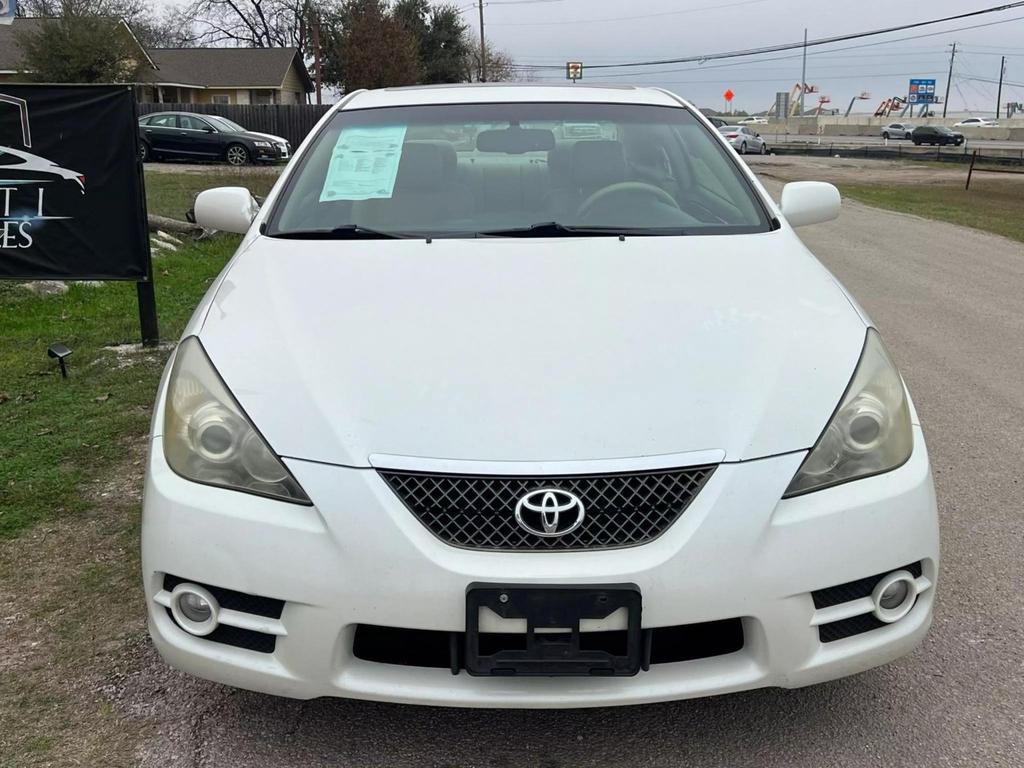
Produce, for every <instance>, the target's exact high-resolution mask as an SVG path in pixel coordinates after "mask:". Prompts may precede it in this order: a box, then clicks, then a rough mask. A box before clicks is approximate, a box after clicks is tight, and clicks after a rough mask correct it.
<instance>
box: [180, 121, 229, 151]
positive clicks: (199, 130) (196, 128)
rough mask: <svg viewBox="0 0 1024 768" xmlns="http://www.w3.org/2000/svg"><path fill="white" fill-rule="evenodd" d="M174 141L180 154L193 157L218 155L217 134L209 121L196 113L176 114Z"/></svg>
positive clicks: (218, 143) (218, 142)
mask: <svg viewBox="0 0 1024 768" xmlns="http://www.w3.org/2000/svg"><path fill="white" fill-rule="evenodd" d="M178 128H179V130H178V135H177V138H176V141H177V142H178V145H179V147H180V149H179V152H180V153H181V154H182V155H190V156H193V157H218V156H219V155H220V141H219V138H218V136H219V134H218V133H217V131H216V130H215V129H214V127H213V126H212V125H210V123H208V122H206V121H205V120H203V119H202V118H201V117H199V116H197V115H178Z"/></svg>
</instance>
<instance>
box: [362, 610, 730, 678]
mask: <svg viewBox="0 0 1024 768" xmlns="http://www.w3.org/2000/svg"><path fill="white" fill-rule="evenodd" d="M643 632H644V648H645V651H644V653H645V658H644V660H643V663H642V665H641V666H642V668H644V669H646V668H647V666H648V665H650V664H671V663H673V662H678V661H694V660H696V659H708V658H712V657H714V656H724V655H726V654H729V653H735V652H737V651H740V650H742V649H743V645H744V638H743V621H742V620H741V619H723V620H721V621H708V622H704V623H701V624H680V625H678V626H674V627H656V628H655V629H645V630H643ZM525 638H526V635H525V634H524V635H509V634H500V633H494V634H492V633H486V632H485V633H481V635H480V644H481V648H482V649H484V650H487V649H488V648H490V647H494V648H509V647H515V643H516V642H517V641H518V642H521V643H523V644H525V642H526V640H525ZM580 644H581V645H582V646H583V647H585V648H590V649H595V650H596V649H600V650H607V651H610V652H612V653H624V652H625V647H626V631H625V630H610V631H606V632H581V633H580ZM464 648H465V633H464V632H438V631H435V630H428V629H402V628H399V627H378V626H374V625H371V624H359V625H358V626H356V632H355V638H354V639H353V643H352V655H353V656H355V657H356V658H357V659H362V660H363V661H374V662H377V663H379V664H396V665H399V666H406V667H433V668H435V669H450V670H451V671H452V673H453V674H457V673H458V672H459V671H460V670H461V669H462V668H463V661H464V659H465V652H464Z"/></svg>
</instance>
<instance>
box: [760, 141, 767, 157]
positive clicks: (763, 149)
mask: <svg viewBox="0 0 1024 768" xmlns="http://www.w3.org/2000/svg"><path fill="white" fill-rule="evenodd" d="M761 154H762V155H767V154H768V145H767V144H765V143H764V142H763V141H762V142H761Z"/></svg>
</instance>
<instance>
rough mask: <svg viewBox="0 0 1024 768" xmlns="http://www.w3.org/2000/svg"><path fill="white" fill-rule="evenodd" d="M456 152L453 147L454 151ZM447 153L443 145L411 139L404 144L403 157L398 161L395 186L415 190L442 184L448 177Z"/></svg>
mask: <svg viewBox="0 0 1024 768" xmlns="http://www.w3.org/2000/svg"><path fill="white" fill-rule="evenodd" d="M454 152H455V150H454V148H452V153H453V154H454ZM446 155H447V153H446V152H445V151H444V149H443V148H442V147H441V146H439V145H437V144H433V143H430V144H428V143H425V142H412V141H410V142H407V143H406V144H404V145H402V159H401V160H400V161H399V163H398V178H397V179H396V180H395V188H396V189H402V190H414V189H431V188H435V187H438V186H440V185H441V184H443V183H444V181H445V178H446V177H447V172H446V165H447V163H446V160H445V158H446ZM452 159H453V160H454V158H452Z"/></svg>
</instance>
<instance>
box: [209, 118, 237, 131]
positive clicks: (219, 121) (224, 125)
mask: <svg viewBox="0 0 1024 768" xmlns="http://www.w3.org/2000/svg"><path fill="white" fill-rule="evenodd" d="M205 117H206V119H207V120H209V121H210V122H211V123H213V124H214V126H215V127H216V128H217V130H218V131H221V132H222V133H245V128H243V127H242V126H240V125H239V124H238V123H235V122H232V121H231V120H228V119H227V118H226V117H221V116H220V115H205Z"/></svg>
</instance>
